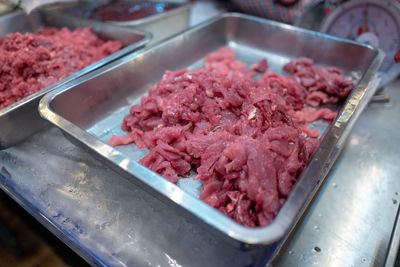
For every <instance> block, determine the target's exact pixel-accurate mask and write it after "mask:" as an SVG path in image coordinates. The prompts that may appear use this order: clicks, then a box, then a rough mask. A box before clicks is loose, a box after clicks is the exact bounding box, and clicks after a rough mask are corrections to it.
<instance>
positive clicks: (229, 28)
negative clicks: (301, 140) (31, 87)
mask: <svg viewBox="0 0 400 267" xmlns="http://www.w3.org/2000/svg"><path fill="white" fill-rule="evenodd" d="M221 46H229V47H231V48H232V49H234V50H235V51H237V53H238V59H239V60H242V61H245V62H246V63H250V64H251V63H255V62H257V61H258V60H259V59H260V58H263V57H266V58H267V59H268V63H269V64H270V65H271V68H272V69H271V70H272V71H276V72H281V68H282V66H283V64H285V63H287V62H288V61H289V60H291V59H294V58H297V57H300V56H306V57H310V58H313V59H314V60H315V61H316V63H318V64H323V65H331V66H336V67H339V68H341V69H342V70H344V71H345V73H347V74H349V73H351V72H357V73H358V74H359V76H360V79H359V80H358V83H357V85H356V88H355V89H354V91H353V93H352V94H351V96H349V98H348V99H347V100H346V102H345V103H344V105H343V107H341V111H340V113H339V114H338V117H337V119H336V121H335V122H334V123H332V124H331V125H330V126H329V127H328V130H327V132H326V134H325V137H324V140H323V142H322V144H321V145H320V147H319V149H318V150H317V152H316V153H315V155H314V157H313V159H312V160H311V162H310V163H309V166H308V167H307V168H306V170H305V171H304V172H303V174H302V177H300V180H299V182H298V183H297V184H296V187H295V189H294V191H293V192H292V194H291V195H290V197H289V198H288V199H287V201H286V203H285V204H284V206H283V207H282V209H281V211H280V212H279V214H278V216H277V217H276V218H275V220H274V221H273V222H272V223H271V224H270V225H268V226H265V227H262V228H255V229H251V228H247V227H244V226H242V225H239V224H237V223H236V222H234V221H233V220H231V219H230V218H228V217H226V216H225V215H223V214H222V213H220V212H218V211H217V210H215V209H213V208H211V207H210V206H208V205H206V204H205V203H203V202H202V201H200V200H199V199H198V198H197V197H196V194H197V193H196V191H199V189H201V188H193V187H190V186H189V187H188V186H187V184H188V183H189V184H191V186H198V187H201V185H195V184H193V183H192V182H191V181H190V180H188V179H185V178H184V179H180V180H179V182H178V186H176V185H174V184H172V183H170V182H169V181H167V180H166V179H164V178H162V177H161V176H159V175H158V174H156V173H154V172H152V171H150V170H149V169H147V168H145V167H143V166H142V165H140V164H139V163H138V162H137V160H138V159H140V158H141V157H143V156H144V155H145V153H146V151H141V150H137V149H136V146H135V145H129V146H120V147H115V148H113V147H110V146H109V145H107V144H106V142H107V141H108V140H109V138H110V136H111V135H112V134H123V133H122V132H121V130H120V126H121V123H122V119H123V117H124V116H125V115H126V114H128V112H129V109H130V107H131V106H132V104H133V103H137V102H138V101H139V98H140V96H142V95H144V94H146V92H147V91H148V90H149V89H150V87H151V86H152V85H153V84H154V83H155V82H157V81H159V80H160V79H161V77H162V75H163V74H164V71H165V70H166V69H169V70H176V69H182V68H190V69H193V68H197V67H199V66H201V65H202V63H203V60H204V57H205V56H206V55H207V54H208V53H210V52H214V51H215V50H217V49H218V48H219V47H221ZM328 51H329V52H328ZM383 57H384V55H383V52H382V51H381V50H378V49H376V48H373V47H371V46H367V45H360V44H357V43H355V42H351V41H347V40H344V39H339V38H335V37H331V36H328V35H325V34H321V33H316V32H312V31H308V30H302V29H299V28H296V27H292V26H289V25H285V24H281V23H276V22H272V21H268V20H264V19H259V18H254V17H251V16H246V15H240V14H234V13H233V14H229V13H228V14H224V15H222V16H221V17H218V18H216V19H213V20H210V21H208V22H205V23H203V24H201V25H199V26H197V27H194V28H191V29H189V30H187V31H185V32H183V33H182V34H180V35H178V36H175V37H174V38H171V39H169V40H167V41H165V42H163V43H161V44H159V45H157V46H153V47H151V48H147V49H145V50H142V51H141V53H140V54H136V55H129V56H126V57H124V58H122V59H120V60H118V61H116V62H114V63H112V64H111V65H109V66H107V67H105V68H102V69H100V70H98V71H96V72H93V73H91V74H89V75H88V76H86V77H83V78H82V79H79V80H78V81H77V84H75V85H68V86H63V87H60V88H58V89H57V90H55V91H53V92H51V93H49V94H47V95H46V96H45V97H44V98H43V99H42V100H41V102H40V105H39V109H40V113H41V115H42V116H43V117H44V118H46V119H47V120H49V121H50V122H51V123H53V124H54V125H56V126H57V127H59V128H60V129H61V130H62V131H63V132H64V133H65V135H66V136H67V137H69V138H70V140H71V141H73V142H74V143H75V144H78V145H80V146H82V147H83V148H85V149H87V150H89V151H91V152H92V154H93V155H95V156H98V157H99V158H100V159H101V160H103V161H104V162H105V163H106V164H108V165H109V166H110V167H111V168H113V169H114V170H116V171H118V172H119V173H121V174H123V175H124V176H125V177H127V178H128V179H129V180H131V181H132V182H134V183H136V184H137V185H139V186H141V187H142V188H144V189H145V190H147V191H148V192H150V193H153V194H154V195H155V196H157V197H159V198H160V199H162V200H165V199H167V200H168V201H166V202H167V203H171V204H173V205H172V206H173V207H176V208H178V210H179V211H180V212H181V213H182V214H184V215H194V216H189V217H192V218H194V222H195V223H196V224H197V223H198V224H199V225H205V226H207V227H206V229H208V230H214V232H213V233H216V234H219V235H218V236H219V237H221V238H222V239H223V240H225V241H228V242H229V243H230V244H231V245H233V246H236V247H237V248H238V249H259V248H260V247H262V248H264V249H265V250H264V253H268V255H270V254H271V253H273V252H274V251H275V249H276V247H277V246H278V245H279V243H280V241H281V240H282V238H283V237H284V236H285V234H286V233H287V232H288V231H289V230H290V229H291V227H292V226H294V225H295V224H296V223H297V220H298V219H299V217H300V215H301V214H302V213H303V211H304V209H305V208H306V207H307V205H308V203H309V202H310V201H311V199H312V198H313V196H314V194H315V192H316V190H317V189H318V187H319V186H320V184H321V183H322V182H323V180H324V178H325V176H326V175H327V173H328V171H329V169H330V168H331V166H332V165H333V163H334V161H335V158H336V157H337V155H338V153H339V151H340V150H341V148H342V147H343V143H344V142H343V141H344V139H345V138H346V136H347V135H348V133H349V131H350V129H351V128H352V126H353V124H354V122H355V121H356V119H357V118H358V116H359V115H360V113H361V111H362V110H363V109H364V107H365V106H366V104H367V103H368V101H369V99H370V98H371V97H372V95H373V93H374V92H375V89H376V86H377V84H378V83H377V82H376V80H375V79H374V77H375V73H376V71H377V70H378V68H379V66H380V64H381V62H382V59H383ZM88 96H91V97H88ZM69 103H75V105H74V107H73V108H72V107H71V106H70V104H69ZM265 257H266V254H264V258H265ZM267 258H270V257H267Z"/></svg>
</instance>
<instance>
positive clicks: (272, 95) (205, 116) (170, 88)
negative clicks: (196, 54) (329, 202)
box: [109, 47, 354, 227]
mask: <svg viewBox="0 0 400 267" xmlns="http://www.w3.org/2000/svg"><path fill="white" fill-rule="evenodd" d="M267 69H268V62H267V60H266V59H261V60H260V61H259V62H258V63H256V64H254V65H252V66H251V69H250V70H249V69H248V68H247V64H246V63H244V62H241V61H238V60H236V53H235V51H233V50H231V49H230V48H228V47H222V48H220V49H219V50H218V51H217V52H215V53H211V54H209V55H208V56H207V57H206V59H205V65H204V67H202V68H200V69H196V70H191V71H189V70H178V71H166V73H165V74H164V76H163V78H162V80H161V81H160V82H159V83H157V84H155V85H154V86H153V87H152V88H151V89H150V91H149V94H148V96H143V97H142V99H141V105H136V106H133V107H132V108H131V110H130V114H129V115H127V116H126V117H125V118H124V121H123V124H122V129H123V130H124V131H126V132H129V133H130V134H129V135H128V136H113V137H112V138H111V140H110V141H109V144H110V145H112V146H117V145H126V144H130V143H135V144H136V146H137V147H138V148H147V149H149V150H150V153H149V154H147V155H146V156H145V157H144V158H143V159H141V160H140V163H141V164H143V165H144V166H146V167H148V168H150V169H151V170H153V171H155V172H157V173H158V174H160V175H162V176H163V177H165V178H166V179H168V180H169V181H171V182H173V183H176V182H177V180H178V177H185V176H187V175H188V174H189V172H190V171H191V170H195V171H196V172H197V174H198V175H197V177H196V179H200V180H201V181H202V183H203V191H202V193H201V195H200V199H202V200H203V201H205V202H206V203H207V204H209V205H210V206H212V207H214V208H216V209H218V210H219V211H221V212H222V213H224V214H226V215H227V216H229V217H231V218H232V219H234V220H235V221H237V222H238V223H240V224H242V225H245V226H248V227H259V226H265V225H268V224H269V223H271V222H272V220H273V219H274V218H275V216H276V215H277V214H278V212H279V210H280V208H281V207H282V205H283V204H284V202H285V200H286V199H287V197H288V195H289V194H290V192H291V191H292V189H293V185H294V184H295V182H296V180H297V178H298V175H299V174H300V173H301V171H302V170H303V169H304V168H305V166H306V165H307V163H308V162H309V160H310V158H311V157H312V154H313V153H314V151H315V150H316V149H317V147H318V146H319V143H320V140H319V139H318V137H319V136H320V132H319V131H318V130H313V129H310V128H309V126H308V123H310V122H313V121H315V120H318V119H324V120H328V121H333V120H334V119H335V118H336V113H335V112H333V111H331V110H330V109H327V108H320V109H315V108H314V107H319V106H321V105H323V104H328V103H329V104H336V103H338V102H339V101H340V100H341V99H344V98H346V97H347V96H348V94H349V93H350V92H351V90H352V89H353V87H354V85H353V79H352V78H345V77H344V76H343V73H342V72H341V71H340V70H339V69H337V68H332V67H318V66H315V65H314V63H313V61H312V60H310V59H307V58H299V59H297V60H294V61H292V62H289V63H288V64H286V65H285V66H284V70H286V71H287V72H289V73H290V74H291V75H290V76H283V75H279V74H277V73H273V72H266V73H265V74H264V75H263V77H262V78H261V79H259V80H253V79H252V78H253V77H254V75H255V74H256V72H265V71H266V70H267Z"/></svg>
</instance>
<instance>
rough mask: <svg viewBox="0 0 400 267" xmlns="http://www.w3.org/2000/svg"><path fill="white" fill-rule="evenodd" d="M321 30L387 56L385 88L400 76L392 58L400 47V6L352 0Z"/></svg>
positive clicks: (383, 68) (383, 71)
mask: <svg viewBox="0 0 400 267" xmlns="http://www.w3.org/2000/svg"><path fill="white" fill-rule="evenodd" d="M321 31H322V32H325V33H328V34H331V35H335V36H338V37H342V38H347V39H350V40H353V41H357V42H361V43H365V44H369V45H373V46H376V47H379V48H380V49H382V50H383V51H384V52H385V53H386V57H385V60H384V61H383V63H382V66H381V68H380V70H379V74H380V75H381V78H382V81H381V86H384V85H386V84H387V83H389V82H390V81H392V80H393V79H395V78H396V77H397V75H399V73H400V65H396V64H395V62H394V60H393V57H394V55H395V54H396V52H397V51H398V50H399V48H400V6H399V4H398V3H397V2H396V1H390V0H389V1H386V0H383V1H382V0H353V1H349V2H346V3H344V4H342V5H340V6H339V7H337V8H336V9H334V10H333V12H332V13H331V14H329V15H328V16H327V17H326V18H325V20H324V21H323V23H322V27H321Z"/></svg>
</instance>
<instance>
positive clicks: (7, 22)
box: [0, 11, 151, 149]
mask: <svg viewBox="0 0 400 267" xmlns="http://www.w3.org/2000/svg"><path fill="white" fill-rule="evenodd" d="M41 26H48V27H57V28H61V27H68V28H70V29H74V28H77V27H88V26H91V27H92V29H93V31H94V32H96V34H97V35H98V36H100V37H101V38H104V39H112V40H118V41H120V42H122V43H123V44H124V46H125V47H124V48H123V49H121V50H120V51H118V52H116V53H114V54H112V55H110V56H108V57H106V58H104V59H102V60H99V61H97V62H96V63H93V64H92V65H90V66H87V67H86V68H84V69H82V70H80V71H78V72H76V73H74V74H72V75H70V76H68V77H67V78H65V79H63V80H60V81H58V82H57V83H55V84H53V85H51V86H49V87H47V88H44V89H42V90H41V91H39V92H36V93H35V94H33V95H31V96H29V97H27V98H24V99H22V100H20V101H18V102H16V103H14V104H13V105H11V106H8V107H6V108H3V109H0V125H1V126H0V149H5V148H7V147H10V146H12V145H14V144H16V143H18V142H20V141H22V140H23V139H25V138H26V137H28V136H30V135H31V134H33V133H34V132H36V131H38V130H40V129H42V128H43V126H45V123H46V121H45V120H42V119H41V118H40V116H39V113H38V112H37V106H38V104H39V100H40V98H41V97H42V96H43V95H44V94H45V93H47V92H49V91H50V90H52V89H54V88H56V87H57V86H60V85H62V84H65V83H67V82H69V81H72V80H74V79H76V78H77V77H79V76H81V75H84V74H86V73H89V72H91V71H93V70H95V69H98V68H99V67H101V66H103V65H105V64H107V63H109V62H112V61H113V60H115V59H117V58H120V57H121V56H123V55H125V54H128V53H130V52H133V51H135V50H137V49H139V48H140V47H143V46H144V45H145V44H146V43H148V42H149V40H150V39H151V34H149V33H146V32H142V31H137V30H132V29H127V28H121V27H117V26H112V25H107V24H103V23H97V22H87V21H83V20H79V19H74V20H71V19H70V18H68V17H65V16H62V15H60V14H53V13H52V12H47V11H40V12H32V13H31V14H30V15H29V16H28V15H26V14H25V13H24V12H23V11H18V12H14V13H11V14H8V15H6V16H3V17H0V36H5V35H6V34H7V33H12V32H21V33H25V32H34V31H36V30H38V29H39V28H40V27H41Z"/></svg>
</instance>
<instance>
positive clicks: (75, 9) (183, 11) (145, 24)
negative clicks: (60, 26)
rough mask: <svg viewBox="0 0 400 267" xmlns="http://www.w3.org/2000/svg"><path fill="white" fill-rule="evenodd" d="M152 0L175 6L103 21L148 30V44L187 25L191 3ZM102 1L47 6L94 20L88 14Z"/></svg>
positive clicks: (173, 0)
mask: <svg viewBox="0 0 400 267" xmlns="http://www.w3.org/2000/svg"><path fill="white" fill-rule="evenodd" d="M152 2H162V3H169V4H176V5H177V6H176V7H175V8H173V9H171V10H168V11H165V12H162V13H160V14H156V15H152V16H149V17H146V18H143V19H138V20H129V21H106V22H105V23H108V24H113V25H117V26H123V27H129V28H134V29H139V30H143V31H146V32H150V33H152V34H153V38H152V39H151V41H150V43H149V44H150V45H151V44H155V43H157V42H159V41H161V40H164V39H166V38H167V37H170V36H172V35H174V34H176V33H178V32H181V31H183V30H185V29H187V28H188V27H189V22H190V9H191V8H192V6H193V3H190V2H188V1H180V0H165V1H162V0H161V1H160V0H158V1H157V0H156V1H152ZM102 3H104V1H91V2H87V1H82V2H76V3H64V4H56V5H53V6H49V7H47V8H48V9H52V10H54V11H56V12H60V13H62V14H64V15H69V16H72V17H80V18H84V19H88V20H91V21H96V20H93V19H91V18H90V16H91V14H92V11H93V10H95V9H96V8H97V7H98V6H100V4H102Z"/></svg>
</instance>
